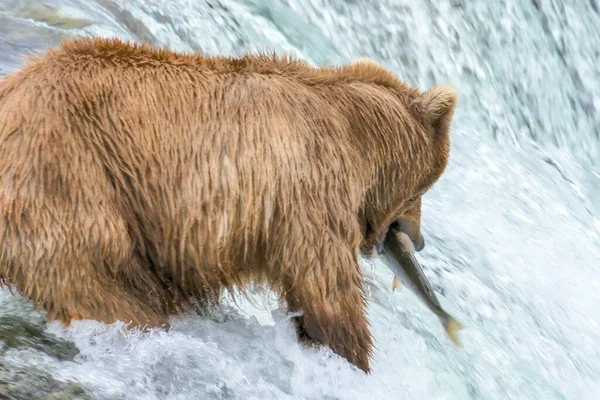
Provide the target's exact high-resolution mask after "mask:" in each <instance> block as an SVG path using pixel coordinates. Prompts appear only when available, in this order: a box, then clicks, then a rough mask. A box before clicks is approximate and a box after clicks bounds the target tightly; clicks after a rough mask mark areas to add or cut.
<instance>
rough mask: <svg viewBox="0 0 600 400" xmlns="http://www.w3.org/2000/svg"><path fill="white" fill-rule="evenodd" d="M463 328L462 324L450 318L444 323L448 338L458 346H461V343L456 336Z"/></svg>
mask: <svg viewBox="0 0 600 400" xmlns="http://www.w3.org/2000/svg"><path fill="white" fill-rule="evenodd" d="M462 328H463V327H462V325H461V324H460V322H458V321H457V320H455V319H454V318H452V317H450V316H449V317H448V318H447V319H446V322H444V329H445V330H446V333H447V334H448V337H449V338H450V340H452V342H453V343H454V344H455V345H457V346H460V343H459V342H458V337H457V336H456V333H457V332H458V331H460V330H461V329H462Z"/></svg>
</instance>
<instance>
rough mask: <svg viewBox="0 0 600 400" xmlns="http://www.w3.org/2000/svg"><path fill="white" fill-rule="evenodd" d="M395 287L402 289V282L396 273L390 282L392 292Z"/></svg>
mask: <svg viewBox="0 0 600 400" xmlns="http://www.w3.org/2000/svg"><path fill="white" fill-rule="evenodd" d="M396 289H398V290H402V283H400V279H398V277H397V276H396V275H394V280H393V282H392V292H395V291H396Z"/></svg>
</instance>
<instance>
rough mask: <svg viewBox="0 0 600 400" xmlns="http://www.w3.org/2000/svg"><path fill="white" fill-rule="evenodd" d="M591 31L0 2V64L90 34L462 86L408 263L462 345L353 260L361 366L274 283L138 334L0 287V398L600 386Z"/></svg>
mask: <svg viewBox="0 0 600 400" xmlns="http://www.w3.org/2000/svg"><path fill="white" fill-rule="evenodd" d="M41 4H45V5H47V6H48V7H47V6H40V5H41ZM49 16H52V18H50V17H49ZM49 24H51V25H54V26H49ZM599 27H600V17H599V14H598V8H597V6H596V2H594V1H591V2H572V3H569V4H563V3H560V4H559V2H553V1H542V0H535V1H531V2H520V1H509V0H506V1H498V2H493V3H492V2H489V3H486V2H466V1H462V0H444V1H436V2H433V1H425V0H421V1H409V0H406V1H404V0H384V1H375V0H373V1H355V0H352V1H351V0H346V1H334V0H312V1H300V0H287V1H284V0H280V1H275V0H266V1H261V0H246V1H243V0H239V1H233V0H220V1H217V0H214V1H209V0H207V1H200V0H197V1H192V0H184V1H178V2H175V1H158V0H129V1H123V2H121V1H113V0H98V1H93V0H81V1H70V0H56V1H47V2H39V1H31V0H27V1H16V0H10V1H9V0H0V54H2V56H0V75H4V74H6V73H9V72H11V71H14V70H16V69H17V68H18V67H19V65H20V63H21V62H22V54H27V53H28V52H31V51H34V50H38V51H43V50H44V48H45V47H46V46H49V45H54V44H56V43H58V42H59V41H60V40H61V39H63V38H66V37H69V36H73V35H101V36H119V37H121V38H123V39H129V40H137V41H144V42H149V43H152V44H154V45H157V46H164V47H169V48H171V49H173V50H177V51H203V52H206V53H209V54H238V53H240V52H245V51H256V50H267V49H268V50H271V49H273V50H277V51H285V52H289V53H291V54H293V55H295V56H297V57H300V58H303V59H305V60H307V61H309V62H311V63H314V64H336V63H343V62H349V61H352V60H354V59H356V58H358V57H362V56H367V57H370V58H372V59H374V60H376V61H377V62H380V63H382V64H383V65H385V66H386V67H388V68H390V69H391V70H393V71H394V72H395V73H397V74H398V75H399V76H400V77H401V78H402V79H404V80H406V81H407V82H409V83H411V84H414V85H418V86H420V87H423V88H427V87H430V86H432V85H434V84H438V83H439V84H450V85H452V86H454V87H455V88H456V90H457V92H458V94H459V104H458V108H457V111H456V116H455V118H454V120H453V127H452V152H451V157H450V163H449V166H448V169H447V171H446V173H445V174H444V175H443V176H442V179H441V180H440V181H439V182H438V184H436V186H434V188H433V189H432V190H431V191H430V192H428V193H427V194H426V195H425V197H424V198H423V217H422V226H423V234H424V236H425V238H426V242H427V246H426V248H425V250H423V251H422V252H421V253H419V260H420V262H421V264H422V265H423V266H424V268H425V270H426V273H427V274H428V276H429V278H430V280H431V281H432V283H433V284H434V287H435V289H436V291H437V292H438V293H439V294H440V301H441V302H442V304H443V305H444V307H445V308H446V309H447V310H448V311H449V312H450V313H451V314H453V315H455V316H456V317H457V319H459V320H460V321H461V322H462V323H463V325H465V329H464V330H463V331H461V332H460V338H461V341H462V343H463V345H462V347H461V348H460V349H455V348H454V347H453V346H452V344H451V343H450V341H449V340H448V339H447V338H446V337H445V335H444V332H443V329H442V327H441V326H440V324H439V321H438V320H437V318H436V317H435V315H433V314H432V313H430V312H429V311H428V310H427V309H426V308H425V307H424V306H423V305H421V304H420V303H419V301H418V300H417V299H416V297H415V296H413V295H412V294H411V293H409V292H408V291H407V290H402V291H400V292H396V293H392V291H391V284H392V275H391V273H390V272H389V270H388V268H387V267H385V266H383V265H382V264H381V263H380V262H378V261H377V260H367V259H362V258H361V263H362V267H363V270H364V275H365V282H366V287H367V292H368V300H369V308H368V318H369V320H370V322H371V326H372V332H373V335H374V339H375V342H376V346H377V349H376V351H375V359H374V361H373V372H372V374H371V375H369V376H367V375H365V374H363V373H361V372H359V371H357V370H354V369H353V368H351V367H350V366H349V365H348V363H346V362H345V361H344V360H342V359H340V358H339V357H337V356H335V355H333V353H332V352H331V351H329V350H327V349H306V348H303V347H302V346H301V345H299V344H298V343H297V341H296V336H295V333H294V330H293V329H292V327H291V325H290V323H289V316H288V315H286V313H285V310H281V309H279V307H278V304H277V303H276V302H275V301H274V299H273V298H272V297H271V296H268V295H267V296H262V295H259V294H257V295H256V296H255V300H256V303H257V304H251V303H250V302H242V303H241V304H238V305H237V306H236V305H234V304H232V303H230V302H226V307H225V308H224V309H223V310H222V311H221V312H217V313H215V315H213V316H211V317H210V318H200V317H197V316H188V317H178V318H174V319H173V321H172V322H173V328H172V330H171V331H170V332H164V331H160V330H159V331H154V332H151V333H149V334H143V335H142V334H140V333H136V332H127V331H124V330H123V329H122V327H121V326H120V325H119V324H113V325H111V326H106V325H103V324H100V323H96V322H92V321H84V322H76V323H75V324H74V326H73V327H71V328H68V329H65V328H63V327H62V326H60V325H59V324H57V323H46V322H45V320H44V315H43V313H42V312H40V311H35V310H34V309H33V306H32V305H31V304H30V303H29V302H28V301H26V300H24V299H23V298H21V297H20V296H12V295H11V294H10V293H9V292H8V290H6V289H4V290H0V398H2V396H3V395H4V396H6V397H8V396H13V398H41V397H42V394H43V393H48V392H52V393H62V394H63V395H65V394H66V395H67V398H96V399H121V398H131V399H198V398H206V399H364V398H369V399H530V400H531V399H536V400H537V399H545V400H546V399H548V400H550V399H590V400H592V399H597V398H600V326H599V324H600V313H599V311H598V310H599V306H600V169H599V168H600V163H599V162H598V160H599V156H600V141H599V139H598V132H600V129H599V127H600V117H599V115H600V113H599V112H598V111H599V109H600V68H599V67H598V63H597V59H598V54H599V53H598V43H600V28H599ZM15 382H16V383H15ZM28 390H29V391H28ZM8 398H10V397H8Z"/></svg>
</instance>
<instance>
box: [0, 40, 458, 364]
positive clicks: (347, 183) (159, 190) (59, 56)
mask: <svg viewBox="0 0 600 400" xmlns="http://www.w3.org/2000/svg"><path fill="white" fill-rule="evenodd" d="M455 101H456V98H455V95H454V92H453V91H452V90H451V89H448V88H434V89H431V90H430V91H428V92H426V93H425V94H421V93H420V92H419V91H418V90H417V89H414V88H409V87H408V86H406V85H405V84H403V83H401V82H400V81H398V79H397V78H396V77H394V76H393V75H392V74H390V73H389V72H387V71H385V70H384V69H382V68H380V67H378V66H376V65H373V64H371V63H365V62H358V63H355V64H352V65H347V66H343V67H337V68H325V67H322V68H313V67H310V66H308V65H306V64H305V63H303V62H301V61H298V60H294V59H292V58H288V57H279V56H275V55H265V54H262V55H246V56H243V57H240V58H224V57H207V56H202V55H195V54H194V55H182V54H177V53H174V52H171V51H168V50H157V49H152V48H150V47H147V46H143V45H131V44H128V43H124V42H121V41H119V40H116V39H89V38H86V39H76V40H72V41H68V42H65V43H63V44H62V45H61V46H60V47H59V48H56V49H50V50H49V51H47V52H46V54H44V55H39V56H36V57H34V58H30V59H29V60H28V63H27V65H26V66H25V67H24V68H23V69H22V70H20V71H19V72H16V73H14V74H11V75H9V76H7V77H5V78H4V79H3V80H2V81H1V82H0V277H3V278H5V279H7V280H8V281H10V282H12V283H14V284H15V285H16V287H17V289H18V291H19V292H20V293H21V294H22V295H23V296H25V297H27V298H30V299H32V300H33V301H34V302H35V303H36V304H38V305H41V306H42V307H43V308H44V309H45V310H46V311H47V315H48V318H49V319H58V320H61V321H63V322H65V323H67V324H68V323H69V322H70V321H71V320H72V319H95V320H100V321H103V322H107V323H111V322H114V321H117V320H121V321H125V322H133V326H140V325H147V326H159V325H161V324H166V323H167V321H168V316H169V315H170V314H173V313H177V312H180V311H182V305H184V304H186V303H187V301H188V300H189V299H197V300H198V301H199V302H200V304H202V305H204V306H210V305H212V304H216V303H217V300H218V298H219V296H220V294H221V293H222V292H223V290H224V289H234V288H236V287H238V288H242V289H243V288H244V287H245V286H246V285H247V284H249V283H252V282H256V283H266V284H268V286H269V287H270V288H271V289H273V290H274V291H276V292H277V293H279V294H280V295H281V297H282V298H283V299H285V300H286V301H287V304H288V306H289V308H290V310H293V311H295V310H301V311H302V312H303V316H302V317H300V318H298V319H297V324H298V329H299V332H300V333H301V334H302V335H303V336H304V337H306V338H308V339H313V340H316V341H317V342H320V343H324V344H327V345H329V346H330V347H331V348H332V349H333V350H334V351H335V352H336V353H338V354H340V355H341V356H343V357H346V358H347V359H348V360H349V361H350V362H351V363H353V364H355V365H356V366H358V367H359V368H361V369H363V370H365V371H368V370H369V358H370V355H371V352H372V338H371V334H370V332H369V329H368V323H367V320H366V318H365V314H364V313H365V298H364V294H363V288H362V281H361V274H360V270H359V265H358V251H359V248H362V249H363V250H364V251H366V252H368V251H369V249H370V246H371V245H372V243H373V240H374V238H375V237H376V236H377V235H378V234H379V233H381V232H382V231H383V230H384V229H385V228H386V227H387V226H388V225H389V223H391V222H392V221H393V220H394V219H395V218H398V217H400V216H409V217H410V218H413V219H414V220H415V221H417V222H418V220H419V219H420V196H421V195H422V194H423V193H424V192H425V191H426V190H427V189H428V188H429V187H430V186H431V185H432V184H433V183H434V182H435V181H436V180H437V179H438V178H439V176H440V175H441V174H442V172H443V170H444V168H445V165H446V162H447V158H448V150H449V138H448V135H449V132H448V131H449V124H450V118H451V115H452V111H453V109H454V104H455ZM411 199H412V201H411Z"/></svg>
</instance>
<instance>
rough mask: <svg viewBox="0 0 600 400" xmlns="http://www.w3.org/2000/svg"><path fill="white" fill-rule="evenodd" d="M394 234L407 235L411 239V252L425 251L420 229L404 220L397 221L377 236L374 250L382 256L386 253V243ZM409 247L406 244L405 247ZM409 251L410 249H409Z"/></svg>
mask: <svg viewBox="0 0 600 400" xmlns="http://www.w3.org/2000/svg"><path fill="white" fill-rule="evenodd" d="M392 232H400V233H404V234H406V235H407V236H408V237H409V238H410V244H409V245H408V246H410V251H411V252H413V253H414V252H419V251H421V250H423V248H424V247H425V240H424V239H423V236H422V235H421V233H420V232H419V230H418V228H415V227H414V226H412V224H411V223H410V222H408V221H404V220H402V219H398V220H395V221H394V222H392V223H391V224H389V225H388V226H387V227H385V228H384V229H383V230H382V231H381V233H380V234H379V235H377V236H376V237H375V239H374V243H373V249H374V250H375V251H376V252H377V253H378V254H381V253H383V251H384V243H385V241H386V239H387V237H388V236H389V235H392ZM406 246H407V245H406V244H405V247H406ZM407 250H409V249H407Z"/></svg>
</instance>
